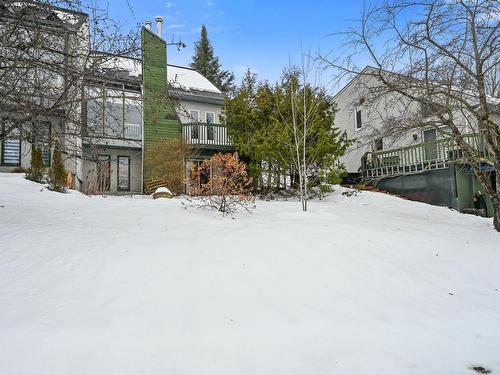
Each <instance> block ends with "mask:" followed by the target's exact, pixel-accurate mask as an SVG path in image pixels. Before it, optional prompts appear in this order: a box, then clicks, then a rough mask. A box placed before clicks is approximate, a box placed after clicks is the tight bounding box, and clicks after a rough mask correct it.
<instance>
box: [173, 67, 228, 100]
mask: <svg viewBox="0 0 500 375" xmlns="http://www.w3.org/2000/svg"><path fill="white" fill-rule="evenodd" d="M167 75H168V81H169V82H170V83H171V84H172V86H174V87H176V88H180V89H182V90H186V91H191V90H197V91H208V92H214V93H217V94H221V91H220V90H219V89H218V88H217V87H215V86H214V85H213V84H212V83H211V82H210V81H209V80H208V79H207V78H205V77H204V76H203V75H201V74H200V73H198V72H197V71H196V70H194V69H190V68H184V67H181V66H177V65H168V68H167Z"/></svg>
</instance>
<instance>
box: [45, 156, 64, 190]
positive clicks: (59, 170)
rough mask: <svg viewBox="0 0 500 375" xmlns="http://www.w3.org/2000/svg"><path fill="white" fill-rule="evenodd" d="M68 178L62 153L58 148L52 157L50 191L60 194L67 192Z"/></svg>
mask: <svg viewBox="0 0 500 375" xmlns="http://www.w3.org/2000/svg"><path fill="white" fill-rule="evenodd" d="M66 176H67V173H66V169H64V163H63V160H62V155H61V151H60V150H59V148H58V147H56V148H55V149H54V154H53V155H52V166H51V167H50V169H49V189H50V190H54V191H58V192H60V193H62V192H64V191H65V190H66Z"/></svg>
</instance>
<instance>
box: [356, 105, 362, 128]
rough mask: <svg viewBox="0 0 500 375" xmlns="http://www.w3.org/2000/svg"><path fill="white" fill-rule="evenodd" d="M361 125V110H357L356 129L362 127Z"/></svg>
mask: <svg viewBox="0 0 500 375" xmlns="http://www.w3.org/2000/svg"><path fill="white" fill-rule="evenodd" d="M361 126H363V124H362V122H361V110H360V109H359V110H357V111H356V129H361Z"/></svg>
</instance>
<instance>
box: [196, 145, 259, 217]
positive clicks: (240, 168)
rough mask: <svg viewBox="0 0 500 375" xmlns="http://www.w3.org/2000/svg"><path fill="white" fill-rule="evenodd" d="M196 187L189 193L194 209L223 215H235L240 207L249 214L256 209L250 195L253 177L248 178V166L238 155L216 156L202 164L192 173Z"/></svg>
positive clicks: (220, 154)
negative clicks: (214, 210) (203, 208)
mask: <svg viewBox="0 0 500 375" xmlns="http://www.w3.org/2000/svg"><path fill="white" fill-rule="evenodd" d="M191 174H192V177H193V181H194V184H193V185H194V186H192V187H190V189H189V194H190V195H191V196H196V198H195V199H192V198H191V199H190V201H191V203H192V205H193V206H195V207H209V208H213V209H216V210H218V211H220V212H222V213H223V214H228V213H232V212H235V211H236V210H237V209H238V207H242V208H244V209H245V210H247V211H250V210H252V209H253V208H255V205H254V198H253V196H252V195H251V186H252V178H249V177H248V175H247V171H246V165H245V163H243V162H241V161H240V160H239V157H238V153H236V152H235V153H234V154H222V153H219V154H216V155H214V156H212V157H211V158H210V159H208V160H205V161H203V163H202V164H201V166H200V168H197V167H193V169H192V171H191Z"/></svg>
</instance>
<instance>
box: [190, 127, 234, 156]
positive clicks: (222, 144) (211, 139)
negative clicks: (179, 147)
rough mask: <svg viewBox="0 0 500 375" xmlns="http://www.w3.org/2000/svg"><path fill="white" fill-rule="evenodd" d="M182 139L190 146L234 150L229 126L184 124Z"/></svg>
mask: <svg viewBox="0 0 500 375" xmlns="http://www.w3.org/2000/svg"><path fill="white" fill-rule="evenodd" d="M182 139H183V140H184V141H185V142H186V143H187V144H190V145H193V146H196V147H200V148H208V149H220V150H228V149H231V148H232V144H231V140H230V138H229V135H228V132H227V126H226V125H222V124H208V123H202V122H199V123H189V124H182Z"/></svg>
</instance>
